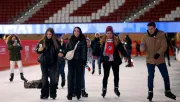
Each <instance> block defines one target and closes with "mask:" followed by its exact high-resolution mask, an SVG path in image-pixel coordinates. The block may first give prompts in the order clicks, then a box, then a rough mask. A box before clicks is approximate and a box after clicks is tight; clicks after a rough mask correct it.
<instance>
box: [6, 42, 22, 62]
mask: <svg viewBox="0 0 180 102" xmlns="http://www.w3.org/2000/svg"><path fill="white" fill-rule="evenodd" d="M13 43H14V41H11V40H9V41H8V42H7V45H8V50H9V60H10V61H19V60H21V50H22V49H23V48H22V46H21V44H20V42H19V41H18V42H17V43H19V46H13Z"/></svg>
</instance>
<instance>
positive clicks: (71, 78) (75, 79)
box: [68, 60, 83, 96]
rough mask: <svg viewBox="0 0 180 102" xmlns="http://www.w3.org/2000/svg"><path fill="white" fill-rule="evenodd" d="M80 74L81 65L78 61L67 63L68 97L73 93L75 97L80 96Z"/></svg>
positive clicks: (81, 70) (81, 71)
mask: <svg viewBox="0 0 180 102" xmlns="http://www.w3.org/2000/svg"><path fill="white" fill-rule="evenodd" d="M82 73H83V65H82V64H81V61H80V60H71V61H68V96H72V95H73V94H74V93H75V94H76V95H77V96H80V95H81V81H82ZM74 84H76V85H74ZM74 87H75V92H74Z"/></svg>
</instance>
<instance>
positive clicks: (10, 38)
mask: <svg viewBox="0 0 180 102" xmlns="http://www.w3.org/2000/svg"><path fill="white" fill-rule="evenodd" d="M13 36H14V37H15V38H16V40H17V42H18V43H20V39H19V38H18V37H17V36H16V35H15V34H12V35H9V36H8V37H7V42H9V41H12V37H13Z"/></svg>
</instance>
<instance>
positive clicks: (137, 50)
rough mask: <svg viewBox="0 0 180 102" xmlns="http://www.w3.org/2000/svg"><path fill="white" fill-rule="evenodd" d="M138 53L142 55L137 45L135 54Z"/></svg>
mask: <svg viewBox="0 0 180 102" xmlns="http://www.w3.org/2000/svg"><path fill="white" fill-rule="evenodd" d="M138 54H140V56H141V55H142V54H141V51H140V48H139V47H138V48H136V56H138Z"/></svg>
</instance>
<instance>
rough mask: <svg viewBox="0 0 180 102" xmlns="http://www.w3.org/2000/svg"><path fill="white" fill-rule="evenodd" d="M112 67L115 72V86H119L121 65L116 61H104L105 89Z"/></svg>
mask: <svg viewBox="0 0 180 102" xmlns="http://www.w3.org/2000/svg"><path fill="white" fill-rule="evenodd" d="M111 67H112V70H113V74H114V88H118V87H119V65H118V64H116V63H114V62H103V68H104V77H103V88H105V89H106V88H107V84H108V77H109V73H110V68H111Z"/></svg>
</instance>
